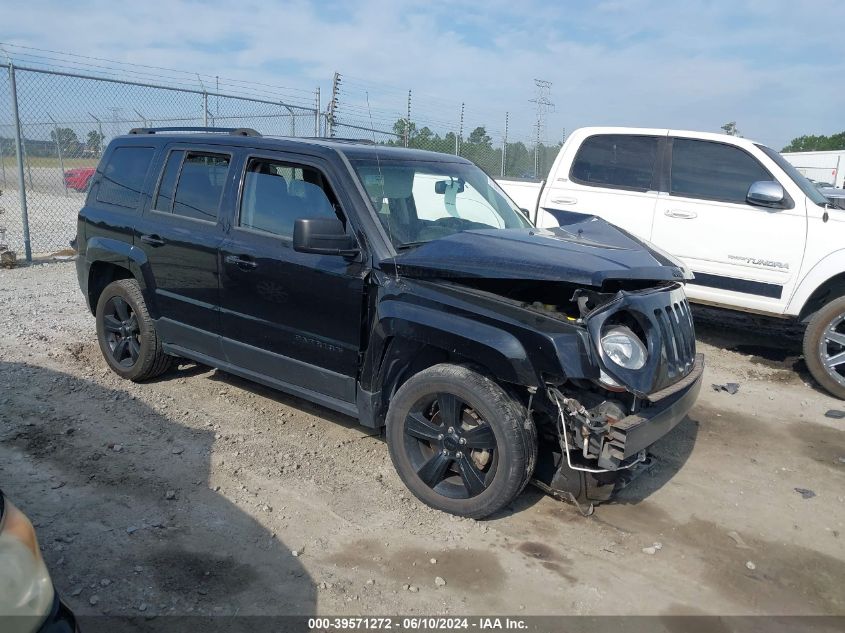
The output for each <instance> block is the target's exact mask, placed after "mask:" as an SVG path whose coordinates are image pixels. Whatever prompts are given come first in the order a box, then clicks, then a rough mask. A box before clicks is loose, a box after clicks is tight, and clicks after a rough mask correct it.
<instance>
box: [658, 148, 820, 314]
mask: <svg viewBox="0 0 845 633" xmlns="http://www.w3.org/2000/svg"><path fill="white" fill-rule="evenodd" d="M670 144H671V147H670V154H671V160H670V169H669V172H668V187H667V189H668V191H666V192H662V193H661V194H660V195H659V198H658V203H657V211H656V214H655V221H654V233H653V236H652V241H653V242H654V243H655V244H657V245H658V246H660V247H662V248H664V249H666V250H667V251H669V252H670V253H672V254H673V255H676V256H678V257H679V258H681V259H682V260H683V261H684V262H685V263H686V264H687V265H688V266H689V268H690V269H691V270H692V272H693V273H694V274H695V281H694V282H692V283H691V284H688V286H687V293H688V294H689V296H690V297H692V298H693V299H698V300H702V301H707V302H713V303H720V304H729V305H732V306H735V307H742V308H748V309H759V310H766V311H777V312H780V311H782V309H781V308H782V307H783V306H784V305H785V303H786V300H787V299H788V298H789V297H790V296H791V294H792V289H793V286H794V284H795V279H796V276H797V274H798V271H799V269H800V267H801V260H802V257H803V254H804V244H805V240H806V232H807V214H806V208H805V202H804V200H797V201H795V202H792V201H789V202H788V203H787V204H786V205H784V206H785V207H790V208H768V207H761V206H755V205H751V204H748V203H747V202H746V194H747V192H748V188H749V187H750V186H751V184H752V183H753V182H756V181H760V180H776V178H775V177H774V176H772V174H771V173H770V172H769V171H768V169H766V168H765V167H764V166H763V164H761V162H760V161H759V160H758V159H757V158H755V157H754V156H753V155H752V154H751V153H750V152H748V151H746V150H745V149H743V148H741V147H738V146H736V145H731V144H728V143H721V142H717V141H710V140H701V139H692V138H680V137H676V138H671V139H670ZM785 184H786V183H781V185H782V186H785Z"/></svg>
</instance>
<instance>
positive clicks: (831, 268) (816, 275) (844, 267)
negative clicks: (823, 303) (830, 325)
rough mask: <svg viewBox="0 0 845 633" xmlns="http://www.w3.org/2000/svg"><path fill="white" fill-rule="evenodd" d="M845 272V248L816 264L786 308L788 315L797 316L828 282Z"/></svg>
mask: <svg viewBox="0 0 845 633" xmlns="http://www.w3.org/2000/svg"><path fill="white" fill-rule="evenodd" d="M844 272H845V248H843V249H840V250H838V251H834V252H832V253H830V254H829V255H826V256H825V257H823V258H822V259H820V260H819V261H818V262H816V263H815V264H814V265H813V267H812V268H811V269H810V270H809V272H808V273H807V274H806V275H804V278H803V279H801V281H800V283H799V284H798V286H797V288H796V289H795V292H793V293H792V298H791V299H790V300H789V304H788V305H787V307H786V314H789V315H792V316H797V315H799V314H801V310H802V308H803V307H804V305H805V304H806V303H807V301H808V300H809V298H810V297H812V296H813V293H814V292H815V291H816V290H818V289H819V288H821V286H822V285H823V284H824V283H825V282H826V281H829V280H830V279H832V278H833V277H836V276H837V275H841V274H842V273H844Z"/></svg>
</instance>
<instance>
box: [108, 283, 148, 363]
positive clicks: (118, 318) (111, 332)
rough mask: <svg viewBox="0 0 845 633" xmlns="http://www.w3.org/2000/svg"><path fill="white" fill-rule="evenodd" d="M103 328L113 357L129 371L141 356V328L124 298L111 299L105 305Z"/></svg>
mask: <svg viewBox="0 0 845 633" xmlns="http://www.w3.org/2000/svg"><path fill="white" fill-rule="evenodd" d="M103 327H104V328H105V331H106V343H107V345H108V347H109V349H110V350H111V357H112V360H114V362H115V363H117V364H118V365H120V366H121V367H126V368H127V369H129V368H130V367H132V366H133V365H134V364H135V363H136V362H138V356H140V354H141V328H140V326H139V325H138V317H137V315H136V314H135V312H134V311H133V310H132V306H130V305H129V304H128V303H127V302H126V301H125V300H124V299H123V297H118V296H114V297H111V298H110V299H109V300H108V301H107V302H106V305H105V310H104V314H103Z"/></svg>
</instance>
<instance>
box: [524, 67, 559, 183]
mask: <svg viewBox="0 0 845 633" xmlns="http://www.w3.org/2000/svg"><path fill="white" fill-rule="evenodd" d="M534 87H535V88H536V89H537V92H536V96H535V97H534V98H533V99H530V100H529V101H530V102H531V103H533V104H535V106H536V112H537V123H536V124H535V127H536V132H537V137H536V139H535V143H534V177H535V178H539V174H540V140H541V138H542V136H543V135H544V133H545V130H546V114H547V113H548V112H549V110H551V111H552V112H553V111H554V107H555V104H554V103H552V101H551V99H549V94H550V92H551V89H552V82H551V81H546V80H544V79H535V80H534Z"/></svg>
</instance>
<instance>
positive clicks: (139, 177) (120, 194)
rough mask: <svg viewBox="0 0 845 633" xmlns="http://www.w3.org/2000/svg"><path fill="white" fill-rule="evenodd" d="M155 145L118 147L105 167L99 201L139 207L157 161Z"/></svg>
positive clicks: (132, 207)
mask: <svg viewBox="0 0 845 633" xmlns="http://www.w3.org/2000/svg"><path fill="white" fill-rule="evenodd" d="M154 151H155V150H154V149H153V148H152V147H118V148H116V149H115V150H114V151H113V152H112V153H111V155H110V156H109V159H108V162H107V163H106V166H105V167H104V168H103V170H102V178H101V179H100V187H99V189H98V191H97V201H98V202H103V203H105V204H113V205H117V206H119V207H127V208H129V209H134V208H137V206H138V200H139V198H140V197H141V191H142V189H143V187H144V180H146V178H147V172H148V171H149V169H150V163H151V162H152V160H153V153H154Z"/></svg>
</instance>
